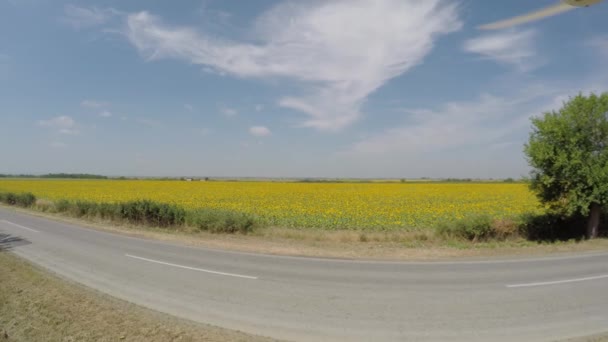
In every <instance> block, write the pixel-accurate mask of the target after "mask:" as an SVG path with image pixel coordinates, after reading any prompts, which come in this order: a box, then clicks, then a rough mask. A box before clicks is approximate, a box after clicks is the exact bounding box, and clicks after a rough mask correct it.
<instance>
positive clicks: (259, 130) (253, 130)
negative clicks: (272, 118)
mask: <svg viewBox="0 0 608 342" xmlns="http://www.w3.org/2000/svg"><path fill="white" fill-rule="evenodd" d="M249 133H250V134H251V135H253V136H255V137H267V136H269V135H271V134H272V133H271V132H270V129H268V127H266V126H251V127H249Z"/></svg>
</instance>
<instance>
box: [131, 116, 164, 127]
mask: <svg viewBox="0 0 608 342" xmlns="http://www.w3.org/2000/svg"><path fill="white" fill-rule="evenodd" d="M135 122H137V123H140V124H142V125H144V126H149V127H160V126H162V122H160V121H158V120H152V119H147V118H137V119H135Z"/></svg>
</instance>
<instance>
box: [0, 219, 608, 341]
mask: <svg viewBox="0 0 608 342" xmlns="http://www.w3.org/2000/svg"><path fill="white" fill-rule="evenodd" d="M0 246H3V247H4V248H5V249H7V248H8V250H10V251H12V252H13V253H15V254H17V255H19V256H21V257H24V258H26V259H28V260H30V261H32V262H34V263H36V264H38V265H41V266H43V267H45V268H47V269H50V270H52V271H54V272H55V273H57V274H59V275H61V276H63V277H66V278H68V279H71V280H74V281H76V282H79V283H82V284H84V285H86V286H89V287H92V288H94V289H97V290H100V291H102V292H105V293H108V294H110V295H112V296H115V297H118V298H121V299H125V300H128V301H130V302H133V303H136V304H139V305H142V306H145V307H148V308H151V309H155V310H158V311H162V312H166V313H169V314H173V315H175V316H179V317H183V318H187V319H190V320H194V321H199V322H204V323H209V324H213V325H217V326H221V327H225V328H231V329H236V330H241V331H245V332H249V333H253V334H259V335H264V336H270V337H275V338H279V339H287V340H296V341H408V340H412V341H553V340H559V339H566V338H573V337H579V336H586V335H592V334H598V333H604V332H606V331H608V252H606V253H589V254H582V255H567V256H560V257H547V258H534V259H512V260H487V261H465V262H376V261H351V260H333V259H317V258H298V257H285V256H271V255H258V254H251V253H240V252H230V251H221V250H213V249H206V248H194V247H188V246H182V245H178V244H172V243H167V242H160V241H153V240H146V239H138V238H133V237H127V236H124V235H120V234H113V233H107V232H101V231H96V230H91V229H86V228H82V227H78V226H76V225H72V224H66V223H62V222H57V221H54V220H49V219H45V218H40V217H34V216H30V215H27V214H23V213H18V212H15V211H13V210H7V209H1V208H0Z"/></svg>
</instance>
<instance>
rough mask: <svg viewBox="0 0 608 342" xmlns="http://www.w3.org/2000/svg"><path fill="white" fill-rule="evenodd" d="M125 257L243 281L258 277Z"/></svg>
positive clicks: (128, 255)
mask: <svg viewBox="0 0 608 342" xmlns="http://www.w3.org/2000/svg"><path fill="white" fill-rule="evenodd" d="M125 256H127V257H129V258H133V259H139V260H143V261H148V262H153V263H156V264H161V265H167V266H173V267H178V268H184V269H187V270H192V271H199V272H205V273H211V274H219V275H224V276H229V277H238V278H245V279H258V277H253V276H248V275H242V274H235V273H226V272H218V271H212V270H206V269H204V268H196V267H190V266H184V265H178V264H172V263H170V262H164V261H160V260H154V259H148V258H142V257H139V256H136V255H131V254H125Z"/></svg>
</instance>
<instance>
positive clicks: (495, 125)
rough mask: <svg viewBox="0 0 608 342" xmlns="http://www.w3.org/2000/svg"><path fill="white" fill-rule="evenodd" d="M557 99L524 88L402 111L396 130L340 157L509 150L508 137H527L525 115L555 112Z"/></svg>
mask: <svg viewBox="0 0 608 342" xmlns="http://www.w3.org/2000/svg"><path fill="white" fill-rule="evenodd" d="M563 99H564V97H563V93H561V92H556V91H555V90H552V89H542V88H539V89H534V87H530V88H529V89H525V90H523V91H522V92H517V93H516V94H511V95H509V96H495V95H491V94H482V95H480V96H479V98H478V99H476V100H473V101H453V102H448V103H445V104H444V105H442V106H441V107H440V108H438V109H417V110H408V111H407V114H408V119H407V121H406V122H404V123H403V124H402V125H400V126H397V127H393V128H389V129H386V130H384V131H382V132H380V133H377V134H375V135H372V136H370V137H367V138H365V139H362V140H360V141H359V142H357V143H355V144H354V145H353V146H351V148H350V150H349V151H348V152H347V153H346V154H348V155H355V156H379V155H398V156H400V157H408V156H410V157H411V156H419V155H427V154H429V153H436V152H444V153H445V152H446V151H457V150H462V149H475V150H479V149H482V150H483V149H485V148H488V147H490V146H493V147H494V148H495V147H497V146H502V147H504V146H508V145H512V144H513V143H514V136H515V137H517V138H518V139H521V137H522V134H523V135H525V134H527V133H528V132H529V127H530V121H529V119H530V117H531V116H533V115H538V114H539V113H542V112H543V111H545V110H551V109H556V108H559V107H560V106H561V101H562V100H563ZM515 140H516V139H515ZM520 143H521V142H520Z"/></svg>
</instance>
